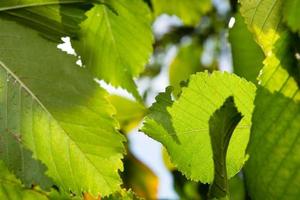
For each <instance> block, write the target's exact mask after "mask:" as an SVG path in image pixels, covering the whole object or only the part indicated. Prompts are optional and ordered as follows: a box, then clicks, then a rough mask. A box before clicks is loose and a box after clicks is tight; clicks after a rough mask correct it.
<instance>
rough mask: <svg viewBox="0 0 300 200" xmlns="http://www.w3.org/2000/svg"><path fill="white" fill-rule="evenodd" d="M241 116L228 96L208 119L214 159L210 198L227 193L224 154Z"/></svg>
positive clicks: (223, 196) (223, 195) (225, 195)
mask: <svg viewBox="0 0 300 200" xmlns="http://www.w3.org/2000/svg"><path fill="white" fill-rule="evenodd" d="M242 118H243V116H242V114H241V113H240V112H239V111H238V110H237V108H236V107H235V104H234V100H233V97H232V96H230V97H228V98H227V99H226V100H225V102H224V104H223V105H222V106H221V107H220V108H219V109H218V110H216V111H215V112H214V113H213V115H212V116H211V117H210V119H209V135H210V140H211V146H212V152H213V160H214V181H213V183H212V185H211V187H210V191H209V196H210V197H211V198H218V199H220V198H225V197H228V195H229V188H228V178H227V170H226V154H227V149H228V145H229V141H230V139H231V137H232V134H233V131H234V129H235V128H236V126H237V125H238V123H239V122H240V121H241V119H242Z"/></svg>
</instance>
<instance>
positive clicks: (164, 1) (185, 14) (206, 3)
mask: <svg viewBox="0 0 300 200" xmlns="http://www.w3.org/2000/svg"><path fill="white" fill-rule="evenodd" d="M152 5H153V8H154V13H155V16H159V15H161V14H163V13H166V14H170V15H177V16H178V17H179V18H181V20H182V21H183V23H184V24H185V25H190V26H193V25H197V24H198V23H199V21H200V19H201V17H202V15H204V14H205V13H207V12H208V11H210V10H211V9H212V3H211V1H210V0H202V1H198V0H188V1H177V0H152Z"/></svg>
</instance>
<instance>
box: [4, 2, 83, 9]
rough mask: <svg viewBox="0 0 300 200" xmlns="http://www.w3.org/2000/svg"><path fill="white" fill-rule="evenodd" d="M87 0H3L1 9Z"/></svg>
mask: <svg viewBox="0 0 300 200" xmlns="http://www.w3.org/2000/svg"><path fill="white" fill-rule="evenodd" d="M80 2H87V0H1V2H0V11H3V10H13V9H19V8H26V7H37V6H45V5H56V4H73V3H80Z"/></svg>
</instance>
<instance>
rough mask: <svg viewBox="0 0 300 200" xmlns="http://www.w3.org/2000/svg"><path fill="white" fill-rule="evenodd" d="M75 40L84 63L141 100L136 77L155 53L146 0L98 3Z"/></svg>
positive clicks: (97, 74) (77, 50)
mask: <svg viewBox="0 0 300 200" xmlns="http://www.w3.org/2000/svg"><path fill="white" fill-rule="evenodd" d="M86 15H87V17H88V18H87V19H86V20H85V21H83V22H82V23H81V25H80V26H81V31H80V33H79V38H80V40H79V41H73V44H74V48H75V49H76V52H78V53H79V55H80V56H81V59H82V61H83V64H84V65H85V66H86V68H88V69H89V70H90V71H91V72H92V73H93V74H94V75H95V76H96V77H98V78H99V79H103V80H105V81H106V82H107V83H111V84H112V85H113V86H121V87H122V88H124V89H126V90H128V91H129V92H131V93H132V94H133V96H134V97H135V98H136V99H138V100H141V97H140V95H139V93H138V91H137V88H136V85H135V82H134V80H133V77H136V76H138V75H139V74H140V73H141V72H143V71H144V67H145V65H146V63H147V62H148V60H149V58H150V55H151V54H152V43H153V35H152V30H151V12H150V9H149V8H148V5H147V4H146V3H145V2H143V0H119V1H107V0H106V1H104V4H97V5H96V4H95V5H94V7H93V8H92V9H91V10H90V11H88V12H87V13H86Z"/></svg>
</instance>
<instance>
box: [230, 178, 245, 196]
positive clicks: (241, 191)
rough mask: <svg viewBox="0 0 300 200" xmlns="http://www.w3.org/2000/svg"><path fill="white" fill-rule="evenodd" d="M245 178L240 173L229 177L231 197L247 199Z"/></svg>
mask: <svg viewBox="0 0 300 200" xmlns="http://www.w3.org/2000/svg"><path fill="white" fill-rule="evenodd" d="M243 179H244V178H243V177H241V176H240V174H237V175H235V176H234V177H232V178H231V179H229V181H228V182H229V198H230V199H232V200H245V199H246V198H245V196H246V191H245V185H244V180H243Z"/></svg>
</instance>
